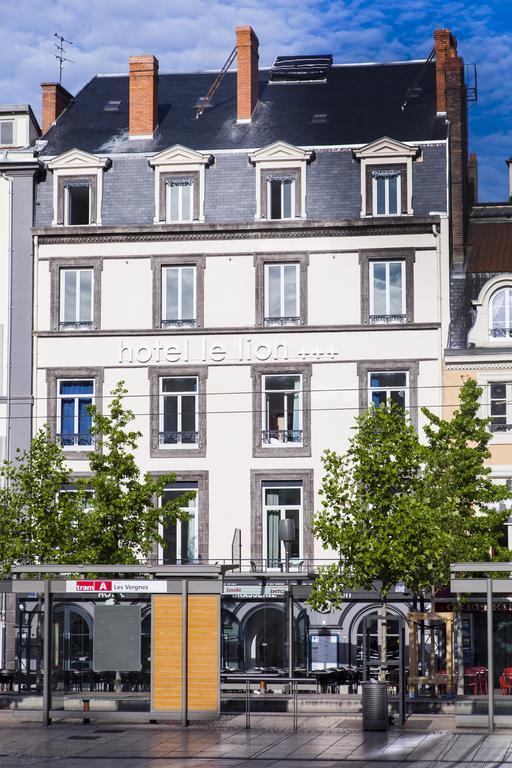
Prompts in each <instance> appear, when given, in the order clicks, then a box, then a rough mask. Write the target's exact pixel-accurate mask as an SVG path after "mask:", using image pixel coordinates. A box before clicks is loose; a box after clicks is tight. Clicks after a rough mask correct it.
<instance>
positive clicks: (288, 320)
mask: <svg viewBox="0 0 512 768" xmlns="http://www.w3.org/2000/svg"><path fill="white" fill-rule="evenodd" d="M264 324H265V325H266V326H268V327H269V328H271V327H272V326H283V325H300V317H266V318H265V321H264Z"/></svg>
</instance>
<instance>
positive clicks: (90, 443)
mask: <svg viewBox="0 0 512 768" xmlns="http://www.w3.org/2000/svg"><path fill="white" fill-rule="evenodd" d="M56 440H57V442H58V443H60V445H62V446H63V447H64V448H69V447H72V448H81V447H84V448H92V447H94V435H91V433H90V432H73V433H71V432H61V433H60V434H58V435H56Z"/></svg>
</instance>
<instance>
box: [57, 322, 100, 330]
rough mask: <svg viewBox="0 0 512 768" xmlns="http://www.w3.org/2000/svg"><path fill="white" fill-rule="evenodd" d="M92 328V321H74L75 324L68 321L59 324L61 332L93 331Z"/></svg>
mask: <svg viewBox="0 0 512 768" xmlns="http://www.w3.org/2000/svg"><path fill="white" fill-rule="evenodd" d="M92 328H93V323H92V320H76V321H75V320H74V321H73V322H71V321H68V320H66V321H61V322H60V323H59V330H60V331H92Z"/></svg>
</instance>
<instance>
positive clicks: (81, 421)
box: [57, 380, 94, 448]
mask: <svg viewBox="0 0 512 768" xmlns="http://www.w3.org/2000/svg"><path fill="white" fill-rule="evenodd" d="M93 401H94V381H92V380H60V381H59V382H58V409H57V414H58V415H57V439H58V441H59V442H60V444H61V445H62V446H64V447H66V448H74V447H82V446H92V445H93V436H92V435H91V433H90V428H91V424H92V418H91V415H90V413H89V406H91V405H92V404H93Z"/></svg>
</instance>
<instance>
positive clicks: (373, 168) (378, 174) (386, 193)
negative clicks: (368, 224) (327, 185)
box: [354, 136, 420, 216]
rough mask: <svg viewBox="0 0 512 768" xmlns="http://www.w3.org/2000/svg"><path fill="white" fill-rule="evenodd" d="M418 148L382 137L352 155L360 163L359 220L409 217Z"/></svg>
mask: <svg viewBox="0 0 512 768" xmlns="http://www.w3.org/2000/svg"><path fill="white" fill-rule="evenodd" d="M419 152H420V150H419V147H409V146H408V145H407V144H402V142H400V141H396V140H395V139H390V138H388V137H387V136H384V137H383V138H382V139H378V140H377V141H373V142H372V143H371V144H367V145H366V146H365V147H362V148H361V149H358V150H356V151H355V152H354V157H355V158H356V159H358V160H360V162H361V204H362V205H361V216H403V215H411V214H412V213H413V212H414V211H413V208H412V163H413V160H414V159H415V158H416V157H418V155H419Z"/></svg>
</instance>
